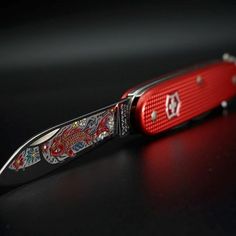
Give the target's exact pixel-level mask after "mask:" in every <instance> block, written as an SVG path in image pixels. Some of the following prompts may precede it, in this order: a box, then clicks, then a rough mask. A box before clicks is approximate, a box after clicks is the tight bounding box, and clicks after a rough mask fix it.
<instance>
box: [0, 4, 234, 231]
mask: <svg viewBox="0 0 236 236" xmlns="http://www.w3.org/2000/svg"><path fill="white" fill-rule="evenodd" d="M214 2H215V4H214V5H212V4H211V3H209V4H208V5H207V6H208V8H202V7H201V6H203V5H201V6H199V5H198V1H196V2H195V3H194V4H193V5H188V4H187V5H186V4H185V5H182V6H179V5H174V6H172V5H168V7H167V6H166V5H155V6H153V5H148V4H146V5H145V4H144V5H137V6H135V7H134V6H129V7H126V8H124V7H120V8H115V9H114V8H112V7H111V6H110V7H109V8H104V9H103V8H99V10H96V7H97V6H94V8H93V10H92V11H88V9H89V8H86V7H85V9H84V8H83V9H82V10H81V12H80V10H79V8H76V9H75V10H74V11H73V10H71V12H72V13H71V12H70V13H71V14H69V16H67V14H66V13H65V14H61V12H63V9H64V5H63V7H62V8H63V9H61V8H60V10H59V13H58V12H57V14H55V16H54V17H52V16H49V15H50V14H47V17H45V15H40V12H39V11H37V12H36V13H37V14H35V15H36V16H34V14H33V13H34V12H33V13H31V15H30V16H29V19H27V18H20V17H21V15H20V14H19V15H16V16H15V18H14V19H13V20H12V19H11V20H10V21H8V24H7V25H4V24H3V23H1V35H2V36H3V37H1V39H0V42H1V43H0V51H1V52H2V53H1V54H0V77H1V86H0V93H1V99H0V109H1V112H0V122H1V128H0V135H1V140H0V142H1V160H0V165H3V164H4V162H5V161H6V160H7V159H8V158H9V156H10V155H11V154H12V153H13V151H14V150H15V149H16V148H17V147H18V146H19V145H21V144H22V143H23V142H24V141H25V140H26V139H28V138H29V137H30V136H32V135H34V134H35V133H37V132H40V131H42V130H44V129H46V128H48V127H50V126H53V125H56V124H58V123H61V122H63V121H66V120H69V119H72V118H74V117H77V116H79V115H82V114H85V113H87V112H90V111H93V110H95V109H97V108H100V107H103V106H106V105H109V104H111V103H113V102H116V101H117V100H119V98H120V97H121V95H122V93H123V92H124V91H125V90H126V89H128V88H129V87H131V86H133V85H135V84H137V83H140V82H142V81H145V80H146V79H150V78H153V77H155V76H159V75H161V74H164V73H167V72H171V71H174V70H177V69H180V68H183V67H186V66H190V65H192V64H197V63H199V62H204V61H207V60H209V59H214V58H218V57H220V56H221V55H222V53H224V52H225V51H227V52H232V53H233V52H236V45H235V42H236V27H235V22H236V14H235V8H234V7H235V5H234V4H233V3H229V2H227V3H222V2H221V1H214ZM196 5H197V7H196ZM71 8H73V7H72V6H71ZM7 9H8V8H7ZM9 9H11V8H9ZM9 9H8V10H9ZM40 9H41V8H40ZM66 9H67V8H66ZM54 10H55V9H54ZM108 10H109V11H108ZM180 10H181V11H180ZM15 11H16V12H17V7H16V9H15ZM55 12H56V11H55ZM75 12H79V13H80V14H74V13H75ZM61 15H62V16H61ZM34 17H35V18H34ZM18 18H19V19H18ZM9 19H10V17H9ZM235 140H236V101H235V100H233V101H232V102H231V103H229V107H228V109H226V110H222V109H217V110H215V111H213V112H211V113H210V114H209V115H208V116H206V117H203V118H201V119H197V120H195V121H192V122H190V123H188V124H187V125H185V126H184V127H181V128H179V129H175V130H171V131H169V132H166V133H164V134H161V135H158V136H155V137H147V136H144V135H141V134H133V135H130V136H127V137H124V138H116V139H113V140H111V141H109V142H107V143H106V144H104V145H102V146H100V147H97V148H96V149H95V150H93V151H91V152H89V153H86V154H84V155H83V156H81V157H80V158H78V159H76V160H73V161H71V162H70V163H68V164H67V165H65V166H63V167H61V168H59V169H58V170H56V171H54V172H53V173H51V174H49V175H46V176H43V177H42V178H40V179H37V180H35V181H32V182H30V183H27V184H24V185H21V186H18V187H0V235H1V236H2V235H236V145H235V144H236V142H235Z"/></svg>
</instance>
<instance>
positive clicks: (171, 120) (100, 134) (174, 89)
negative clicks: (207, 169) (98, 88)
mask: <svg viewBox="0 0 236 236" xmlns="http://www.w3.org/2000/svg"><path fill="white" fill-rule="evenodd" d="M235 95H236V58H235V57H233V56H231V55H229V54H224V55H223V59H220V60H216V61H212V62H209V63H205V64H202V65H196V66H193V67H191V68H188V69H185V70H181V71H177V72H175V73H172V74H168V75H165V76H162V77H159V78H155V79H153V80H150V81H147V82H145V83H143V84H141V85H137V86H135V87H133V88H131V89H129V90H128V91H126V92H125V93H124V94H123V96H122V98H121V100H120V101H119V102H117V103H114V104H112V105H109V106H107V107H104V108H102V109H99V110H97V111H94V112H91V113H89V114H86V115H83V116H81V117H78V118H75V119H73V120H70V121H67V122H65V123H63V124H60V125H57V126H55V127H52V128H50V129H48V130H46V131H43V132H42V133H40V134H37V135H35V136H34V137H32V138H31V139H29V140H28V141H27V142H25V143H24V144H23V145H22V146H21V147H19V148H18V149H17V150H16V151H15V152H14V153H13V155H12V156H11V157H10V158H9V159H8V161H7V162H6V163H5V165H4V166H3V167H2V168H1V169H0V184H1V185H17V184H20V183H24V182H27V181H30V180H32V179H35V178H37V177H39V176H42V175H44V174H46V173H48V172H50V171H52V170H54V169H55V168H57V167H59V166H61V165H63V164H65V163H67V162H68V161H70V160H73V159H75V158H76V157H79V156H80V155H81V154H82V153H83V152H85V151H87V150H90V149H91V148H93V147H94V146H96V145H99V144H101V143H103V142H105V141H107V140H109V139H111V138H114V137H117V136H118V137H122V136H126V135H128V134H131V133H132V132H133V131H134V130H136V131H138V132H141V133H144V134H145V135H156V134H159V133H161V132H164V131H166V130H168V129H171V128H174V127H176V126H179V125H180V124H182V123H184V122H186V121H188V120H191V119H192V118H194V117H197V116H199V115H201V114H203V113H206V112H208V111H209V110H211V109H213V108H215V107H217V106H219V105H222V106H226V105H227V101H228V100H230V99H231V98H232V97H234V96H235Z"/></svg>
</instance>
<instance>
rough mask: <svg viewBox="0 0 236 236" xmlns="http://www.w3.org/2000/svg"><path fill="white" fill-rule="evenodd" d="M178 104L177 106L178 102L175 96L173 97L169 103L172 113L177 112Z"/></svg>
mask: <svg viewBox="0 0 236 236" xmlns="http://www.w3.org/2000/svg"><path fill="white" fill-rule="evenodd" d="M176 106H177V103H176V102H175V98H174V97H172V98H171V102H170V104H169V109H170V110H171V113H174V112H175V109H176Z"/></svg>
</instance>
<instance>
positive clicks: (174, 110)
mask: <svg viewBox="0 0 236 236" xmlns="http://www.w3.org/2000/svg"><path fill="white" fill-rule="evenodd" d="M180 106H181V101H180V98H179V94H178V92H175V93H172V94H170V95H167V96H166V115H167V117H168V119H172V118H174V117H176V116H179V112H180Z"/></svg>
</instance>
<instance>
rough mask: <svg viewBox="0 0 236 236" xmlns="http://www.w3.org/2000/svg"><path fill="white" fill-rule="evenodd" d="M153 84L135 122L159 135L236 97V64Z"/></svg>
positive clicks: (206, 68) (138, 106)
mask: <svg viewBox="0 0 236 236" xmlns="http://www.w3.org/2000/svg"><path fill="white" fill-rule="evenodd" d="M168 78H169V79H166V80H160V82H157V83H155V82H154V83H152V85H151V86H149V87H148V86H147V87H148V88H147V89H146V90H145V91H144V92H143V93H142V94H140V96H139V97H138V100H137V104H136V106H135V109H134V111H133V112H134V113H133V115H134V119H135V121H136V123H137V124H138V126H139V127H140V129H141V131H143V132H144V133H146V134H148V135H155V134H157V133H160V132H162V131H164V130H167V129H170V128H172V127H174V126H177V125H179V124H181V123H183V122H185V121H187V120H190V119H192V118H194V117H196V116H198V115H201V114H203V113H205V112H207V111H209V110H211V109H213V108H214V107H217V106H218V105H220V104H221V103H222V101H227V100H229V99H230V98H231V97H233V96H234V95H236V64H235V63H232V62H225V61H220V62H216V63H213V64H209V65H206V66H203V67H201V68H198V69H193V70H191V71H188V72H185V73H181V74H179V75H178V74H177V75H175V76H173V77H171V78H170V77H168Z"/></svg>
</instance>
